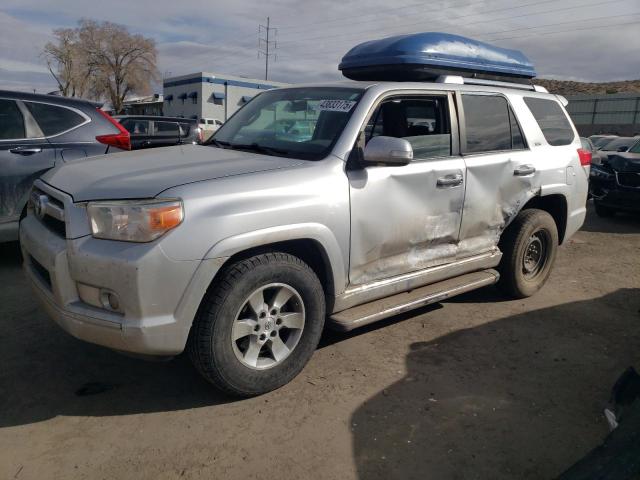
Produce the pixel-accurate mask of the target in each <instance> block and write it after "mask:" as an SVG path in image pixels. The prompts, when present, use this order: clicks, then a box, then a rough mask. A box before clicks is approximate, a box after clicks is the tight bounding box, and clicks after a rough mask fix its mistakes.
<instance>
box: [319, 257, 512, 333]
mask: <svg viewBox="0 0 640 480" xmlns="http://www.w3.org/2000/svg"><path fill="white" fill-rule="evenodd" d="M499 278H500V274H499V273H498V272H497V271H496V270H493V269H489V270H482V271H480V272H473V273H467V274H466V275H461V276H459V277H455V278H450V279H449V280H443V281H441V282H437V283H432V284H431V285H426V286H424V287H420V288H416V289H415V290H411V291H409V292H403V293H398V294H397V295H392V296H390V297H387V298H382V299H380V300H375V301H373V302H369V303H365V304H364V305H358V306H356V307H352V308H349V309H347V310H343V311H341V312H338V313H334V314H333V315H331V320H332V321H331V326H332V327H334V328H335V329H336V330H341V331H344V332H347V331H349V330H353V329H354V328H358V327H361V326H363V325H367V324H369V323H373V322H377V321H378V320H382V319H384V318H388V317H392V316H394V315H399V314H400V313H404V312H408V311H409V310H414V309H416V308H420V307H424V306H425V305H429V304H431V303H436V302H440V301H442V300H445V299H447V298H451V297H455V296H456V295H460V294H461V293H465V292H470V291H471V290H475V289H476V288H480V287H485V286H487V285H493V284H494V283H496V282H497V281H498V279H499Z"/></svg>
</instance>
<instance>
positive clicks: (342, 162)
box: [20, 65, 590, 396]
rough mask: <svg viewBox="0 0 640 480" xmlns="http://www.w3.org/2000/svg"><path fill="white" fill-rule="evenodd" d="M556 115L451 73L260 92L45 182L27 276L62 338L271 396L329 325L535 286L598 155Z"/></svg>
mask: <svg viewBox="0 0 640 480" xmlns="http://www.w3.org/2000/svg"><path fill="white" fill-rule="evenodd" d="M441 67H442V65H439V66H438V68H441ZM396 73H397V72H396ZM371 75H376V74H375V73H371ZM503 80H504V79H503ZM507 80H509V79H507ZM563 103H566V102H565V101H564V100H563V99H562V98H561V97H558V96H556V95H552V94H549V93H545V90H544V89H542V88H540V87H535V86H532V85H530V84H527V83H522V82H505V81H496V80H495V79H494V80H492V79H480V78H477V77H476V78H468V77H467V78H465V77H463V76H460V75H441V76H437V77H434V78H433V79H432V80H431V81H417V82H411V81H375V80H368V81H349V82H341V83H335V84H324V85H311V86H295V87H291V88H282V89H276V90H269V91H266V92H264V93H261V94H260V95H258V96H256V97H255V98H253V99H252V100H251V101H250V102H249V103H247V104H246V105H245V106H244V107H243V108H242V109H240V110H239V111H238V112H237V113H236V114H235V115H234V116H233V117H232V118H231V119H230V120H229V121H228V122H226V123H225V124H224V125H223V126H222V127H221V128H220V129H219V130H218V131H217V132H216V134H215V135H214V137H213V138H212V140H211V142H210V143H209V144H208V145H181V146H175V147H167V148H160V149H153V150H143V151H137V152H130V153H123V154H115V155H110V156H109V158H108V159H104V158H101V157H96V158H93V159H88V160H85V161H81V162H76V163H74V164H68V165H62V166H60V167H58V168H56V169H54V170H52V171H50V172H48V173H46V174H45V175H44V176H43V177H42V179H40V180H38V181H37V182H36V184H35V187H34V190H33V192H32V195H31V201H30V204H29V211H28V215H27V216H26V218H24V220H23V221H22V224H21V231H20V239H21V245H22V249H23V253H24V266H25V271H26V273H27V275H28V278H29V279H30V281H31V283H32V285H33V287H34V289H35V292H36V293H37V295H38V297H39V298H40V299H41V301H42V303H43V304H44V306H45V308H46V309H47V311H48V312H49V314H50V315H51V316H52V317H53V318H54V319H55V321H56V322H57V323H58V324H59V325H60V326H61V327H62V328H64V329H65V330H66V331H68V332H69V333H71V334H72V335H74V336H76V337H78V338H80V339H83V340H86V341H89V342H93V343H96V344H100V345H104V346H107V347H109V348H112V349H115V350H120V351H126V352H132V353H136V354H144V355H155V356H172V355H176V354H179V353H181V352H182V351H183V350H185V349H187V350H188V351H189V354H190V356H191V358H192V360H193V363H194V364H195V366H196V367H197V368H198V370H199V371H200V372H201V373H202V375H204V377H205V378H206V379H207V380H209V381H211V382H213V383H214V384H215V385H217V386H218V387H220V388H222V389H224V390H225V391H227V392H230V393H232V394H235V395H241V396H249V395H257V394H260V393H264V392H266V391H269V390H272V389H275V388H277V387H280V386H282V385H283V384H285V383H287V382H289V381H290V380H291V379H293V378H294V377H295V376H296V375H297V374H298V373H299V372H300V371H301V370H302V368H303V367H304V365H305V364H306V362H307V361H308V360H309V359H310V357H311V356H312V354H313V351H314V349H315V348H316V346H317V344H318V341H319V339H320V336H321V333H322V331H323V327H324V325H325V323H329V324H330V325H331V326H333V327H335V328H338V329H341V330H350V329H353V328H355V327H359V326H361V325H365V324H368V323H371V322H375V321H378V320H380V319H383V318H387V317H389V316H392V315H396V314H398V313H401V312H405V311H408V310H411V309H415V308H417V307H421V306H424V305H426V304H429V303H433V302H438V301H441V300H443V299H446V298H448V297H451V296H453V295H457V294H460V293H463V292H467V291H470V290H473V289H476V288H480V287H483V286H486V285H491V284H495V283H498V285H499V286H500V287H502V289H503V290H504V291H505V292H506V293H508V294H509V295H511V296H513V297H527V296H529V295H532V294H533V293H535V292H536V291H538V290H539V289H540V288H541V287H542V286H543V285H544V283H545V282H546V280H547V279H548V277H549V274H550V272H551V268H552V265H553V263H554V259H555V257H556V253H557V251H558V245H559V244H562V243H563V242H566V241H567V239H568V238H570V237H571V236H572V235H573V234H574V233H575V232H576V231H577V230H578V229H579V228H580V226H581V225H582V223H583V220H584V217H585V202H586V198H587V179H588V176H589V171H588V170H589V163H590V158H589V157H590V155H589V153H588V152H585V151H583V150H582V149H581V148H580V147H581V145H580V139H579V137H578V135H577V133H576V131H575V128H574V127H573V125H572V123H571V121H570V119H569V117H568V115H567V113H566V111H565V109H564V106H563ZM283 119H288V120H291V121H296V122H299V123H301V124H302V123H304V124H305V125H309V129H310V131H305V132H301V133H300V134H299V136H300V138H297V137H296V133H295V132H292V131H290V130H289V131H286V132H285V131H282V129H278V128H277V125H279V124H281V123H282V122H279V120H283Z"/></svg>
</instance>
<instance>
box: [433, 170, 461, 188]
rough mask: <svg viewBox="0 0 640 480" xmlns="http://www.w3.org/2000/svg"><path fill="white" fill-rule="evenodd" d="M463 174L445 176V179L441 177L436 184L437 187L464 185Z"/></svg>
mask: <svg viewBox="0 0 640 480" xmlns="http://www.w3.org/2000/svg"><path fill="white" fill-rule="evenodd" d="M462 179H463V177H462V174H461V173H453V174H450V175H445V176H444V177H440V178H439V179H438V181H437V182H436V186H438V187H441V188H443V187H457V186H458V185H462Z"/></svg>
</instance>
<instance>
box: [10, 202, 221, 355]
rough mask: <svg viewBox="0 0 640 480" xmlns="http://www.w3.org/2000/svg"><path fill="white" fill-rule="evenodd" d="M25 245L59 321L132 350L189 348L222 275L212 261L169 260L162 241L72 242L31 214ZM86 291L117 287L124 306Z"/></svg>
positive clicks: (94, 339)
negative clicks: (204, 301)
mask: <svg viewBox="0 0 640 480" xmlns="http://www.w3.org/2000/svg"><path fill="white" fill-rule="evenodd" d="M69 200H70V199H69ZM20 243H21V248H22V253H23V258H24V270H25V273H26V276H27V278H28V280H29V283H30V284H31V286H32V287H33V290H34V291H35V293H36V295H37V297H38V298H39V299H40V301H41V302H42V304H43V305H44V307H45V309H46V311H47V313H48V314H49V315H50V316H51V317H52V318H53V319H54V320H55V321H56V323H58V325H60V326H61V327H62V328H63V329H64V330H66V331H67V332H68V333H70V334H71V335H73V336H75V337H77V338H79V339H81V340H85V341H88V342H91V343H96V344H98V345H103V346H106V347H109V348H112V349H115V350H122V351H127V352H132V353H139V354H145V355H176V354H178V353H180V352H182V351H183V350H184V347H185V344H186V341H187V337H188V334H189V329H190V327H191V323H192V321H193V317H194V315H195V311H196V309H197V307H198V305H199V302H200V299H201V298H202V294H203V292H204V291H205V290H206V287H207V286H208V283H207V282H210V281H211V278H212V277H213V275H214V274H215V271H212V270H211V268H206V269H204V270H206V271H203V268H204V265H203V264H204V263H205V262H201V261H199V260H194V261H176V260H172V259H170V258H168V257H167V256H166V255H165V254H164V252H163V250H162V247H161V239H160V241H156V242H151V243H147V244H133V243H125V242H114V241H108V240H99V239H94V238H93V237H91V236H84V237H80V238H75V239H67V238H63V237H62V236H61V235H60V233H59V232H56V231H53V230H51V229H50V228H48V227H47V226H45V224H44V223H42V222H41V221H40V220H39V219H38V218H36V217H35V216H34V215H33V214H31V212H30V213H29V214H28V215H27V217H26V218H25V219H23V221H22V222H21V226H20ZM79 287H80V288H79ZM83 288H84V289H85V291H86V290H87V289H88V290H92V291H96V292H97V291H105V292H112V293H113V294H115V295H117V298H118V299H119V303H120V305H119V308H118V309H117V310H113V309H111V308H110V307H109V306H107V305H104V306H103V305H96V302H91V301H88V300H87V298H86V295H85V294H83V291H82V289H83Z"/></svg>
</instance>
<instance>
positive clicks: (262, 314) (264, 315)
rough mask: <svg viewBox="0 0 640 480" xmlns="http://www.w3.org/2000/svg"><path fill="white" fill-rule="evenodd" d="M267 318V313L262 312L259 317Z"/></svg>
mask: <svg viewBox="0 0 640 480" xmlns="http://www.w3.org/2000/svg"><path fill="white" fill-rule="evenodd" d="M266 316H267V312H260V315H259V317H260V318H264V317H266Z"/></svg>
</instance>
